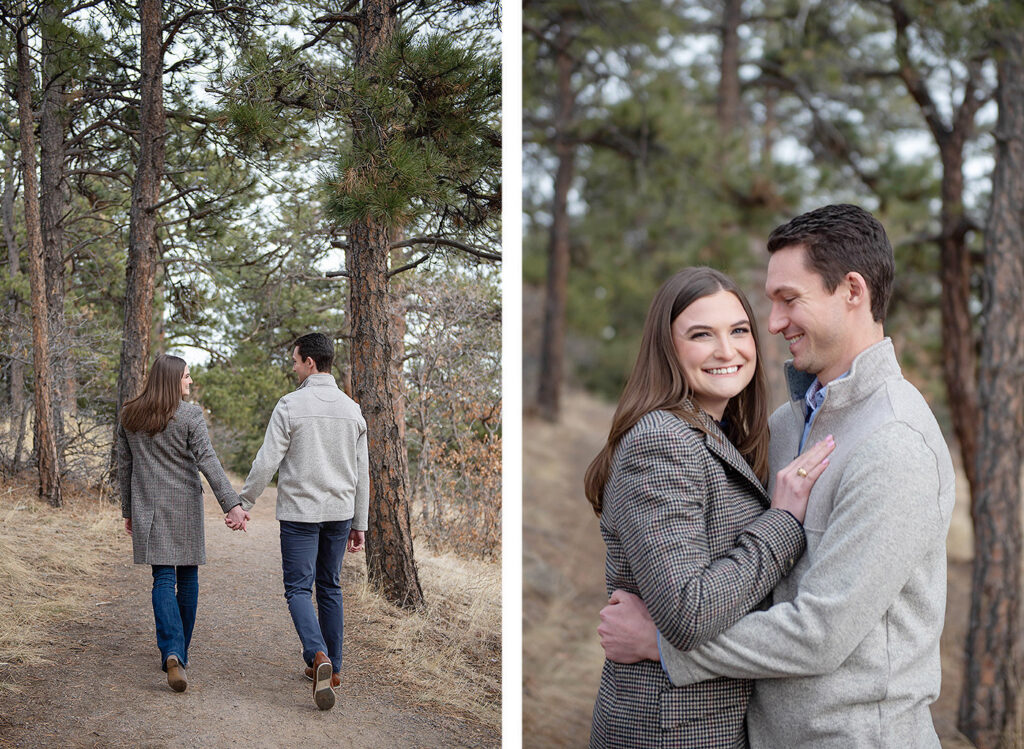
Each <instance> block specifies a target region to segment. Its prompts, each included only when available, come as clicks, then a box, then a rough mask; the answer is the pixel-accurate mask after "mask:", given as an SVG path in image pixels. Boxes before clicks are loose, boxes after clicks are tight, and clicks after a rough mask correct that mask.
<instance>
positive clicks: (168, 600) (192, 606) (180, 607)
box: [153, 564, 199, 671]
mask: <svg viewBox="0 0 1024 749" xmlns="http://www.w3.org/2000/svg"><path fill="white" fill-rule="evenodd" d="M175 583H177V588H178V590H177V592H175V590H174V588H175ZM198 606H199V568H198V567H196V566H195V565H186V566H181V567H174V566H172V565H169V564H154V565H153V618H154V619H156V644H157V647H159V648H160V664H161V666H160V667H161V668H162V669H163V670H164V671H166V670H167V659H168V658H169V657H170V656H172V655H174V656H177V658H178V661H179V662H180V663H181V665H182V666H187V665H188V646H189V643H190V642H192V628H193V627H195V624H196V609H197V608H198Z"/></svg>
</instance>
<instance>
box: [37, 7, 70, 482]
mask: <svg viewBox="0 0 1024 749" xmlns="http://www.w3.org/2000/svg"><path fill="white" fill-rule="evenodd" d="M39 22H40V23H39V26H40V29H41V30H42V42H41V51H42V72H43V101H42V106H41V107H40V110H39V187H40V195H39V209H40V219H41V228H42V237H43V266H44V270H45V275H46V306H47V310H48V311H49V334H50V372H51V374H52V377H53V383H54V387H53V395H54V397H53V402H52V403H51V407H52V409H53V413H52V429H53V434H54V440H55V441H56V443H57V465H58V466H59V468H60V471H61V473H62V474H63V472H64V449H65V442H66V440H65V435H64V412H65V410H66V403H67V400H68V393H67V383H68V379H69V376H68V375H69V372H68V365H69V363H70V360H71V356H70V353H71V352H70V348H71V345H70V341H69V340H68V331H67V326H66V325H65V320H64V212H65V211H66V210H67V205H68V194H67V192H68V191H67V183H66V180H65V162H64V136H65V132H66V130H67V124H68V122H67V110H66V108H65V107H64V80H63V78H64V75H63V71H62V70H61V69H60V64H59V60H58V52H59V50H58V49H57V45H58V44H59V42H58V41H57V40H55V39H54V38H53V34H54V31H55V29H57V28H58V25H59V24H60V23H61V14H60V12H59V10H58V9H57V8H56V6H55V5H54V3H52V2H48V3H45V4H44V5H43V6H42V8H41V9H40V12H39Z"/></svg>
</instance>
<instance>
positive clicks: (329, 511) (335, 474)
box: [238, 373, 370, 531]
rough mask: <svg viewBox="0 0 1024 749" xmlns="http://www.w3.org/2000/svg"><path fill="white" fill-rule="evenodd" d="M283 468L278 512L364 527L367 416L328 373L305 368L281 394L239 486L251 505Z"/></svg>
mask: <svg viewBox="0 0 1024 749" xmlns="http://www.w3.org/2000/svg"><path fill="white" fill-rule="evenodd" d="M278 468H280V473H279V475H278V480H277V519H278V520H291V521H295V522H300V523H323V522H328V521H332V520H348V519H349V518H352V529H353V530H359V531H365V530H366V524H367V523H366V521H367V513H368V510H369V501H370V500H369V498H370V477H369V468H368V462H367V452H366V422H365V421H364V420H363V415H362V412H361V411H360V409H359V405H358V404H357V403H356V402H355V401H353V400H352V399H351V398H349V397H348V396H347V395H345V393H344V391H342V390H341V389H340V388H339V387H338V385H337V384H336V383H335V381H334V377H332V376H331V375H330V374H326V373H323V374H312V375H309V376H308V377H307V378H306V379H305V380H303V382H302V384H301V385H299V387H298V389H297V390H295V391H294V392H291V393H288V394H287V395H286V396H284V397H283V398H281V400H279V401H278V402H277V405H276V406H275V407H274V412H273V414H271V416H270V424H268V425H267V433H266V436H265V437H264V438H263V445H262V447H260V449H259V452H258V453H256V458H255V460H253V462H252V468H251V469H250V470H249V476H248V478H246V480H245V488H244V489H242V491H240V492H239V493H238V496H239V498H240V499H241V500H242V508H243V509H245V510H249V509H250V508H251V507H252V506H253V504H254V503H255V501H256V497H258V496H259V495H260V494H261V493H262V492H263V490H264V489H265V488H266V487H267V484H269V483H270V480H271V479H272V478H273V477H274V472H275V471H277V470H278Z"/></svg>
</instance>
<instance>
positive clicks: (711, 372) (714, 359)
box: [672, 290, 758, 421]
mask: <svg viewBox="0 0 1024 749" xmlns="http://www.w3.org/2000/svg"><path fill="white" fill-rule="evenodd" d="M672 343H673V345H674V346H675V350H676V356H677V357H678V359H679V366H680V367H682V370H683V376H684V377H686V380H687V381H688V382H689V383H690V387H691V388H692V389H693V400H694V401H696V403H697V405H699V406H700V407H701V408H703V409H704V410H705V411H706V412H707V413H708V414H710V415H711V416H713V417H714V418H715V419H716V420H717V421H721V420H722V416H723V415H724V413H725V407H726V405H727V404H728V403H729V400H730V399H732V398H734V397H735V396H737V395H739V394H740V393H741V392H742V391H743V389H744V388H746V387H747V385H749V384H750V381H751V380H752V379H753V378H754V372H755V370H756V369H757V368H758V367H757V342H756V341H755V339H754V334H753V328H752V327H751V324H750V319H749V317H748V316H747V311H746V310H745V309H743V304H742V303H741V302H740V300H739V297H737V296H736V295H735V294H734V293H733V292H731V291H725V290H722V291H719V292H717V293H715V294H712V295H711V296H706V297H702V298H701V299H698V300H697V301H695V302H694V303H693V304H691V305H690V306H689V307H687V308H686V309H684V310H683V311H682V312H680V313H679V316H678V317H677V318H676V319H675V320H673V321H672Z"/></svg>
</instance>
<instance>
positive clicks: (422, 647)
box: [345, 543, 501, 730]
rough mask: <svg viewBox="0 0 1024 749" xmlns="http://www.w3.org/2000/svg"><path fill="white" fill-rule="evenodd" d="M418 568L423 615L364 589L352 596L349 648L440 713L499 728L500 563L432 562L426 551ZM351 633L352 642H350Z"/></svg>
mask: <svg viewBox="0 0 1024 749" xmlns="http://www.w3.org/2000/svg"><path fill="white" fill-rule="evenodd" d="M416 563H417V566H418V568H419V577H420V584H421V585H422V586H423V596H424V598H425V599H426V602H427V603H426V607H425V608H424V609H423V610H421V611H416V612H409V611H404V610H402V609H398V608H396V607H394V606H391V605H390V604H388V603H387V602H385V601H384V599H382V598H381V597H380V596H378V595H377V594H375V593H374V592H373V591H372V590H371V589H370V588H369V586H368V585H367V584H366V579H365V568H362V570H363V571H361V573H360V574H361V579H362V585H361V586H360V587H359V588H358V589H357V590H356V591H354V596H355V598H356V602H355V607H354V608H356V609H357V610H358V617H359V623H358V624H357V625H356V626H354V627H352V628H349V627H348V619H349V617H348V614H346V628H345V629H346V641H347V640H348V638H349V637H351V636H355V637H358V638H359V639H360V646H361V647H362V648H364V649H367V650H368V652H369V653H376V654H377V656H376V657H379V658H380V659H381V666H382V667H383V669H385V670H386V671H389V672H391V673H396V674H402V686H403V688H404V689H405V690H406V691H407V692H408V694H409V696H410V697H411V698H412V699H413V700H415V701H416V702H417V703H419V704H421V705H423V706H425V707H429V708H430V709H432V710H434V711H435V712H440V713H442V714H445V715H451V716H454V717H459V718H463V719H466V720H470V721H473V722H476V723H480V724H482V725H484V726H488V727H491V728H494V729H496V730H500V728H501V563H500V561H478V560H470V559H464V558H461V557H458V556H455V555H453V554H434V553H433V552H432V551H431V550H430V549H428V548H426V547H425V546H424V545H423V544H422V543H419V544H417V547H416ZM349 633H351V634H349Z"/></svg>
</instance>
